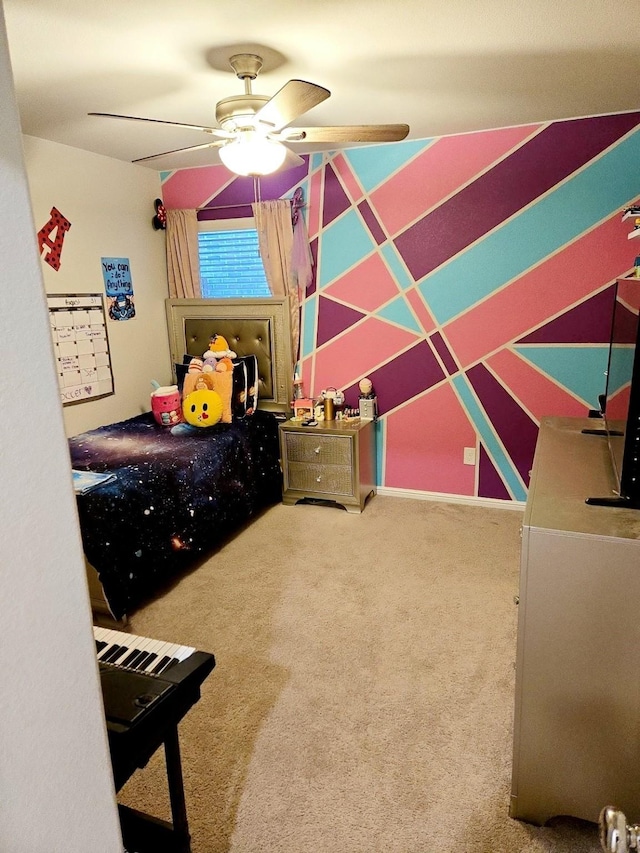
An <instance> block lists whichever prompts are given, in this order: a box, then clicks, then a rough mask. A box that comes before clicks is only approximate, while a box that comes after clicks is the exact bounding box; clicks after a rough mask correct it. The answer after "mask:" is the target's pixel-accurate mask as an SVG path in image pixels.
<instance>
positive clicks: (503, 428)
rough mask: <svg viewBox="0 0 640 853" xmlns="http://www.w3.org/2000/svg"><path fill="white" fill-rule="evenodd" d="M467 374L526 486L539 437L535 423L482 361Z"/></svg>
mask: <svg viewBox="0 0 640 853" xmlns="http://www.w3.org/2000/svg"><path fill="white" fill-rule="evenodd" d="M466 375H467V378H468V379H469V382H471V385H472V386H473V390H474V391H475V393H476V396H477V397H478V399H479V400H480V405H481V406H482V408H483V409H484V411H485V412H486V414H487V417H488V418H489V420H490V421H491V423H492V424H493V428H494V430H495V431H496V433H497V435H498V438H499V439H500V441H501V442H502V444H503V446H504V449H505V450H506V452H507V454H508V455H509V456H510V457H511V461H512V462H513V464H514V465H515V466H516V468H517V470H518V472H519V473H520V476H521V477H522V480H523V482H524V484H525V486H528V485H529V471H530V470H531V465H532V464H533V451H534V449H535V445H536V439H537V437H538V427H537V424H535V423H534V422H533V421H532V420H531V418H530V417H529V415H527V413H526V412H524V411H523V410H522V409H521V408H520V406H519V405H518V403H517V401H516V400H514V399H513V397H512V396H511V395H510V394H509V392H508V391H507V390H506V389H505V388H503V386H502V385H500V383H499V382H498V381H497V380H496V379H495V378H494V376H493V375H492V374H491V373H489V371H488V370H487V368H486V367H485V366H484V365H483V364H477V365H476V366H475V367H472V368H471V369H470V370H468V371H467V374H466Z"/></svg>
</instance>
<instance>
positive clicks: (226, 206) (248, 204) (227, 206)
mask: <svg viewBox="0 0 640 853" xmlns="http://www.w3.org/2000/svg"><path fill="white" fill-rule="evenodd" d="M286 201H288V202H289V203H290V204H293V199H292V198H288V199H286ZM252 204H253V202H252V201H239V202H238V203H237V204H218V205H214V206H213V207H208V206H207V205H205V206H204V207H196V212H199V211H201V210H229V209H231V208H233V207H251V205H252ZM306 206H307V205H306V204H299V205H298V208H300V207H306Z"/></svg>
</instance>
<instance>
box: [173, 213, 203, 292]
mask: <svg viewBox="0 0 640 853" xmlns="http://www.w3.org/2000/svg"><path fill="white" fill-rule="evenodd" d="M166 234H167V244H166V245H167V277H168V281H169V296H170V298H171V299H199V298H200V295H201V293H200V262H199V259H198V214H197V213H196V211H195V210H167V229H166Z"/></svg>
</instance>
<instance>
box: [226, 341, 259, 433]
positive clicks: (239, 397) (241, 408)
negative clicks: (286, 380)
mask: <svg viewBox="0 0 640 853" xmlns="http://www.w3.org/2000/svg"><path fill="white" fill-rule="evenodd" d="M232 393H233V400H232V406H231V408H232V411H233V417H234V418H245V417H249V416H250V415H252V414H253V413H254V412H255V410H256V409H257V408H258V359H257V357H256V356H255V355H243V356H240V357H239V358H236V359H235V360H234V362H233V392H232Z"/></svg>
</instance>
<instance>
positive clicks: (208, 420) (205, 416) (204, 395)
mask: <svg viewBox="0 0 640 853" xmlns="http://www.w3.org/2000/svg"><path fill="white" fill-rule="evenodd" d="M223 409H224V406H223V404H222V397H221V396H220V394H218V392H217V391H211V390H210V389H209V388H201V389H199V390H197V391H192V392H191V393H190V394H188V395H187V396H186V397H185V398H184V400H183V402H182V414H183V415H184V419H185V421H186V422H187V423H188V424H191V426H196V427H210V426H215V424H217V423H218V421H219V420H220V418H221V417H222V412H223Z"/></svg>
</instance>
